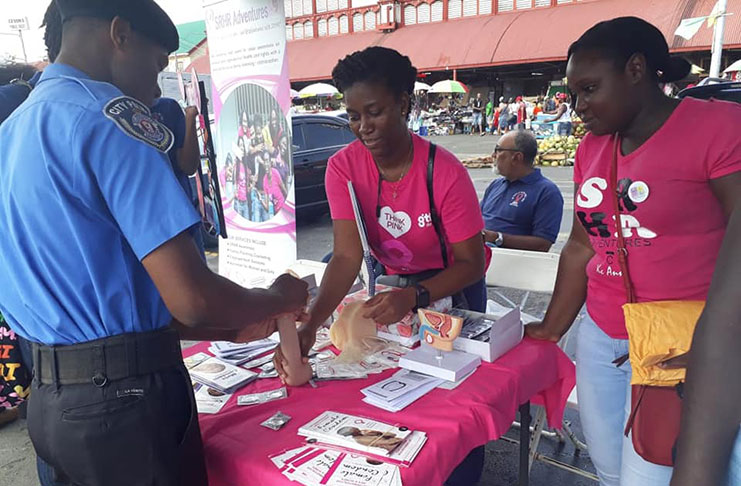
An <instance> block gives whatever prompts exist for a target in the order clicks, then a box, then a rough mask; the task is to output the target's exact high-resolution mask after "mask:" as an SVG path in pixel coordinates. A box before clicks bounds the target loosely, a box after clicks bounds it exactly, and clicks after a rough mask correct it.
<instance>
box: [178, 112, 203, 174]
mask: <svg viewBox="0 0 741 486" xmlns="http://www.w3.org/2000/svg"><path fill="white" fill-rule="evenodd" d="M185 126H186V128H185V139H184V140H183V147H182V148H181V149H180V150H179V151H178V166H179V168H180V170H181V171H182V172H183V173H184V174H187V175H193V174H195V172H196V170H198V164H200V163H201V152H200V150H199V148H198V134H197V133H196V124H195V120H191V119H187V118H186V125H185Z"/></svg>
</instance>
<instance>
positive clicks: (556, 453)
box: [0, 135, 596, 486]
mask: <svg viewBox="0 0 741 486" xmlns="http://www.w3.org/2000/svg"><path fill="white" fill-rule="evenodd" d="M432 139H433V140H434V141H435V143H438V144H439V145H441V146H443V147H445V148H447V149H448V150H450V151H451V152H453V153H454V154H456V155H457V156H458V157H459V158H461V159H465V158H472V157H479V156H484V155H488V154H490V153H491V152H492V150H493V148H494V143H495V141H496V139H497V138H496V137H493V136H486V137H479V136H468V135H453V136H448V137H432ZM469 173H470V175H471V178H472V180H473V182H474V186H475V188H476V191H477V193H478V195H479V198H480V197H481V196H482V195H483V193H484V190H485V189H486V187H487V186H488V185H489V183H490V182H491V181H492V180H493V179H494V178H495V177H496V174H494V173H493V172H492V170H491V169H471V170H469ZM543 174H544V175H545V176H546V177H548V178H550V179H551V180H553V181H554V182H555V183H556V184H557V185H558V187H559V188H560V189H561V192H562V193H563V196H564V202H565V207H564V218H563V222H562V223H561V233H560V235H559V238H558V241H557V242H556V245H554V248H553V251H560V249H561V247H562V246H563V243H564V241H565V239H566V237H567V236H568V232H569V231H570V230H571V212H572V210H573V186H572V184H571V177H572V170H571V169H570V168H562V167H554V168H551V167H547V168H543ZM331 249H332V223H331V221H330V219H329V217H328V216H326V215H325V216H323V217H321V218H319V219H317V220H315V221H311V222H300V223H299V226H298V256H299V258H306V259H312V260H317V259H321V258H322V257H323V256H324V255H325V254H326V253H328V252H329V251H331ZM208 259H209V266H211V267H212V269H214V270H216V268H217V265H218V256H217V255H216V254H215V253H212V254H210V255H209V258H208ZM506 295H507V296H508V297H509V298H511V299H513V300H515V301H519V299H520V295H519V293H517V292H508V293H506ZM490 297H491V298H496V297H495V296H494V295H493V294H491V293H490ZM547 300H548V299H547V296H544V295H536V296H533V297H531V298H530V299H529V300H528V306H527V307H526V308H525V310H526V311H527V312H530V313H533V314H536V315H538V314H541V313H542V311H543V310H544V309H545V306H546V305H547ZM572 341H573V340H572ZM571 351H572V352H573V350H571ZM567 419H569V420H571V421H572V422H573V425H574V430H575V432H576V433H577V435H579V436H581V427H580V425H579V421H578V416H577V414H576V413H575V412H574V411H567ZM507 436H510V437H512V438H516V437H517V434H516V431H514V430H511V431H510V432H508V434H507ZM539 450H540V452H542V453H544V454H546V455H548V456H550V457H553V458H556V459H558V460H560V461H562V462H565V463H570V464H574V465H576V466H577V467H580V468H583V469H587V470H589V471H592V472H593V471H594V468H593V467H592V464H591V462H590V461H589V458H588V455H587V454H581V455H579V454H577V453H575V451H574V448H573V446H571V445H570V444H565V445H560V444H558V443H557V442H555V441H551V440H544V441H543V443H542V444H541V447H540V449H539ZM517 461H518V456H517V447H516V446H515V445H513V444H511V443H508V442H506V441H503V440H499V441H495V442H491V443H489V444H488V445H487V456H486V464H485V469H484V476H483V478H482V480H481V482H480V483H479V484H481V485H482V486H483V485H487V486H509V485H514V484H516V481H517V465H518V462H517ZM37 484H38V481H37V479H36V474H35V455H34V452H33V447H32V446H31V443H30V440H29V439H28V433H27V428H26V422H25V420H19V421H17V422H16V423H14V424H11V425H8V426H6V427H4V428H2V429H0V486H34V485H37ZM530 484H531V485H532V486H557V485H564V486H592V485H595V484H596V483H594V482H592V481H590V480H587V479H583V478H581V477H579V476H574V475H571V474H569V473H565V472H563V471H561V470H559V469H556V468H554V467H552V466H547V465H545V464H543V463H535V464H534V465H533V470H532V475H531V482H530ZM266 486H267V485H266ZM408 486H416V485H408ZM472 486H473V485H472Z"/></svg>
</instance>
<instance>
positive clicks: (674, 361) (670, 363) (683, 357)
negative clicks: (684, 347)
mask: <svg viewBox="0 0 741 486" xmlns="http://www.w3.org/2000/svg"><path fill="white" fill-rule="evenodd" d="M689 362H690V353H684V354H680V355H679V356H675V357H673V358H669V359H666V360H664V361H662V362H661V363H659V364H658V367H659V368H662V369H665V370H677V369H682V368H687V365H688V364H689Z"/></svg>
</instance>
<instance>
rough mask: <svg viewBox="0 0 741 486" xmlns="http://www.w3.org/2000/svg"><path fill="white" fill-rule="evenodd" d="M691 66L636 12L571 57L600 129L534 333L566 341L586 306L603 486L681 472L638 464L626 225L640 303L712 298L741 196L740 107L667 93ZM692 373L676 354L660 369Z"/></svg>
mask: <svg viewBox="0 0 741 486" xmlns="http://www.w3.org/2000/svg"><path fill="white" fill-rule="evenodd" d="M689 70H690V65H689V63H688V62H687V61H685V60H683V59H680V58H674V57H671V56H670V55H669V49H668V46H667V44H666V40H665V39H664V36H663V34H662V33H661V31H659V29H657V28H656V27H654V26H653V25H651V24H649V23H647V22H646V21H644V20H641V19H639V18H636V17H621V18H616V19H613V20H609V21H605V22H600V23H599V24H597V25H595V26H594V27H592V28H591V29H589V30H588V31H587V32H586V33H584V34H583V35H582V36H581V38H580V39H579V40H577V41H576V42H575V43H574V44H572V45H571V47H570V49H569V53H568V65H567V68H566V74H567V77H568V83H569V90H570V91H571V92H572V93H573V94H574V109H575V110H576V112H577V113H578V115H579V116H580V117H581V119H582V120H583V121H584V123H585V125H586V128H587V129H588V130H590V131H591V133H590V134H588V135H587V136H586V137H584V139H583V140H582V142H581V144H580V145H579V149H578V150H577V153H576V163H575V166H574V183H575V190H574V206H575V214H574V224H573V229H572V233H571V235H570V236H569V240H568V242H567V243H566V245H565V246H564V248H563V250H562V252H561V260H560V263H559V268H558V278H557V280H556V285H555V290H554V293H553V299H552V300H551V304H550V306H549V308H548V312H547V313H546V316H545V318H544V320H543V322H542V323H536V324H531V325H528V326H526V332H527V334H528V335H530V336H531V337H535V338H539V339H547V340H551V341H558V340H559V338H560V337H561V336H562V335H563V334H564V333H565V332H566V331H567V330H568V328H569V326H571V323H572V322H573V321H574V318H575V317H576V316H577V314H578V313H579V312H580V309H581V307H582V304H584V303H585V301H586V308H587V312H586V315H585V318H584V319H583V320H582V321H581V323H580V325H579V330H578V335H577V352H576V383H577V392H578V398H579V414H580V417H581V424H582V428H583V430H584V435H585V438H586V440H587V445H588V447H589V456H590V457H591V459H592V462H593V463H594V466H595V468H596V470H597V474H598V476H599V478H600V484H601V486H668V485H669V482H670V479H671V476H672V472H673V471H672V468H671V467H668V466H664V465H660V464H654V463H651V462H649V461H647V460H645V459H644V458H643V457H641V456H640V455H639V454H638V453H637V452H636V448H635V447H634V446H633V442H632V439H633V438H632V437H626V436H625V434H624V430H625V424H626V420H627V418H628V416H629V413H630V411H631V393H630V382H631V376H632V368H631V363H630V361H627V362H624V361H625V360H624V357H625V355H626V354H627V353H628V344H629V343H628V333H627V331H626V327H625V319H624V315H623V310H622V306H623V305H624V304H625V303H626V302H627V300H628V299H627V293H626V286H625V282H624V278H623V271H624V269H623V267H622V265H621V263H620V258H619V256H618V254H617V250H616V248H617V245H618V231H620V232H621V234H622V239H623V240H624V242H625V247H624V249H625V250H626V251H625V252H623V255H625V253H627V257H626V258H627V269H628V272H627V273H628V274H629V275H630V280H631V281H632V288H633V289H634V290H635V296H636V301H637V302H652V301H667V300H668V301H674V300H681V301H690V300H694V301H697V300H704V299H705V298H706V295H707V292H708V288H709V285H710V279H711V276H712V272H713V268H714V266H715V260H716V258H717V255H718V249H719V247H720V244H721V241H722V240H723V235H724V233H725V230H726V225H727V217H728V215H729V214H730V213H731V211H732V210H733V207H734V205H737V201H739V194H741V139H740V138H739V127H740V126H741V107H740V106H738V105H736V104H733V103H729V102H722V101H701V100H695V99H691V98H686V99H684V100H681V101H680V100H678V99H675V98H669V97H667V96H665V95H664V93H663V92H662V90H661V88H660V86H659V83H667V82H671V81H677V80H680V79H682V78H683V77H684V76H686V75H687V74H688V73H689ZM690 119H691V120H701V123H699V124H688V123H687V120H690ZM613 179H614V182H613ZM615 206H619V208H620V211H619V212H620V216H619V224H616V222H617V221H618V218H616V217H615V212H616V207H615ZM650 324H651V323H650V322H646V327H647V329H648V328H649V326H650ZM657 327H658V326H657ZM654 332H658V333H660V332H661V331H660V330H656V331H654ZM666 332H667V333H668V331H666ZM679 358H685V356H680V357H679ZM684 365H685V363H684V362H683V360H682V359H676V358H675V359H674V360H672V362H668V363H664V364H662V365H660V366H664V367H670V366H671V367H684ZM718 399H720V400H722V399H725V398H723V397H718ZM736 406H738V404H736ZM659 420H660V419H659V418H654V421H655V422H656V423H658V422H659ZM666 423H667V424H669V422H666ZM730 433H736V434H737V433H738V431H737V430H736V431H730ZM657 434H658V433H657ZM737 444H738V445H737V448H738V447H741V434H740V435H738V439H737ZM696 447H697V448H698V449H700V448H702V447H703V446H702V445H701V444H697V445H696ZM729 452H730V451H727V450H726V451H723V453H724V454H728V453H729ZM726 457H727V455H726ZM705 473H708V472H707V471H703V478H704V479H707V478H709V476H705ZM720 473H722V472H720ZM708 474H714V475H716V477H721V476H722V474H719V471H713V472H712V473H708ZM694 484H699V483H694ZM702 484H718V485H720V484H723V483H722V482H721V481H710V480H708V481H707V482H704V483H702Z"/></svg>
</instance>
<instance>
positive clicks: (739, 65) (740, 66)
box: [723, 59, 741, 74]
mask: <svg viewBox="0 0 741 486" xmlns="http://www.w3.org/2000/svg"><path fill="white" fill-rule="evenodd" d="M736 71H741V59H739V60H738V61H736V62H734V63H733V64H731V65H730V66H728V67H727V68H726V69H725V71H723V72H724V73H726V74H728V73H734V72H736Z"/></svg>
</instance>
